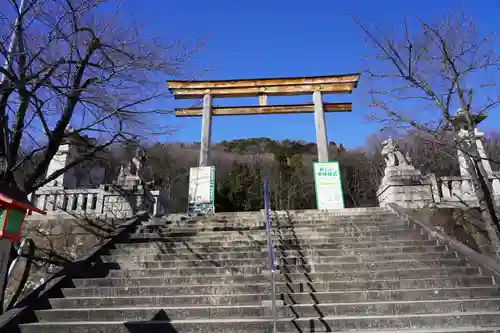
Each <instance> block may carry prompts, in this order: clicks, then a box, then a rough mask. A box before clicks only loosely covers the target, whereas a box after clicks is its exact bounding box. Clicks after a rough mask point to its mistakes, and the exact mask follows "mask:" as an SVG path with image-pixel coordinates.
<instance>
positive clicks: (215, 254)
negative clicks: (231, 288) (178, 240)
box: [109, 241, 447, 259]
mask: <svg viewBox="0 0 500 333" xmlns="http://www.w3.org/2000/svg"><path fill="white" fill-rule="evenodd" d="M432 243H433V245H427V246H393V247H389V246H387V247H371V248H358V249H353V248H350V249H328V248H326V249H321V248H314V249H311V248H308V249H297V250H294V249H284V248H283V247H278V248H275V253H276V255H277V256H278V255H282V256H349V255H368V254H374V255H376V254H380V255H382V254H387V253H393V254H403V253H408V254H410V253H415V254H417V253H429V252H443V251H447V248H446V246H444V245H436V244H437V242H436V241H432ZM242 249H245V250H247V251H244V250H242ZM213 250H217V248H215V249H207V248H195V249H192V248H191V249H188V248H168V247H154V246H153V247H150V248H147V249H145V248H141V249H135V250H134V249H130V248H128V249H114V250H109V253H110V255H117V256H126V255H134V256H141V257H142V256H144V255H151V256H155V255H162V256H163V255H165V256H172V257H173V258H174V259H175V258H198V259H200V258H202V259H210V258H221V259H225V258H227V259H233V258H234V259H239V258H246V257H247V254H248V258H252V257H254V256H256V257H257V255H260V257H266V258H267V256H268V252H267V247H261V246H258V247H257V248H256V249H255V247H250V248H231V249H227V248H225V249H221V250H223V251H213ZM224 250H225V251H224ZM228 250H229V251H228Z"/></svg>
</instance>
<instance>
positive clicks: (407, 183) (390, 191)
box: [377, 165, 435, 208]
mask: <svg viewBox="0 0 500 333" xmlns="http://www.w3.org/2000/svg"><path fill="white" fill-rule="evenodd" d="M434 190H435V189H433V182H432V179H431V177H426V176H423V175H422V174H421V172H420V170H415V169H414V168H413V167H412V166H400V165H398V166H390V167H387V168H386V169H385V176H384V178H383V179H382V183H381V185H380V187H379V189H378V191H377V197H378V201H379V205H380V206H385V205H387V204H388V203H396V204H398V205H400V206H402V207H405V208H421V207H424V206H427V205H430V204H433V203H434V194H433V192H434Z"/></svg>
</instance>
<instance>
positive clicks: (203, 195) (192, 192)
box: [188, 166, 215, 213]
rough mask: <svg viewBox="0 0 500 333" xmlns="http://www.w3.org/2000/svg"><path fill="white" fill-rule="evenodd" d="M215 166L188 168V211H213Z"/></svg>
mask: <svg viewBox="0 0 500 333" xmlns="http://www.w3.org/2000/svg"><path fill="white" fill-rule="evenodd" d="M214 194H215V168H214V167H213V166H208V167H197V168H191V169H190V170H189V209H188V210H189V211H190V212H198V211H199V212H203V213H205V212H213V211H214Z"/></svg>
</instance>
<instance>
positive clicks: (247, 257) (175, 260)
mask: <svg viewBox="0 0 500 333" xmlns="http://www.w3.org/2000/svg"><path fill="white" fill-rule="evenodd" d="M101 257H102V259H103V261H104V262H108V263H120V262H123V261H129V262H137V261H144V262H148V261H162V262H165V263H167V262H170V265H171V267H200V266H204V265H209V266H212V265H214V264H215V263H216V264H218V265H222V266H227V265H229V266H231V265H234V266H239V265H243V264H245V263H246V264H250V265H253V264H255V263H261V262H262V261H268V260H269V254H268V253H267V252H250V253H246V254H245V253H242V255H241V256H240V257H239V258H220V257H219V256H217V255H215V256H213V255H212V256H208V257H205V256H202V255H198V256H191V257H192V258H188V259H186V258H185V256H181V255H179V256H175V255H164V254H157V255H148V254H146V255H142V256H140V255H135V256H132V255H129V254H122V255H109V256H108V255H105V256H101ZM274 257H275V258H276V261H279V260H281V262H283V263H293V262H296V263H303V262H306V263H307V262H312V263H330V262H342V263H353V262H358V263H361V262H373V261H383V260H401V259H406V260H429V259H452V258H457V255H456V253H455V252H429V253H394V254H393V253H388V254H378V255H376V254H375V255H371V253H366V255H345V256H308V255H303V256H300V255H294V256H288V255H286V253H285V254H283V253H281V252H279V251H278V252H276V253H275V255H274ZM164 265H167V264H164Z"/></svg>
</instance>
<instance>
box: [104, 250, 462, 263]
mask: <svg viewBox="0 0 500 333" xmlns="http://www.w3.org/2000/svg"><path fill="white" fill-rule="evenodd" d="M230 253H234V252H230ZM258 253H264V254H266V256H263V257H261V258H259V257H257V258H253V257H249V258H248V257H247V258H233V259H231V258H226V259H178V260H144V259H145V258H144V257H146V256H151V257H154V256H175V254H145V255H140V254H138V255H129V254H124V255H122V256H121V257H123V258H117V259H116V260H117V262H123V261H132V262H133V259H134V258H139V257H140V258H141V259H140V260H141V262H146V261H150V262H151V261H155V262H156V261H161V262H205V261H207V260H211V261H227V260H260V259H262V260H269V257H268V253H267V251H261V252H258ZM193 255H194V256H196V254H193ZM404 255H408V256H410V255H412V256H415V257H419V256H423V255H429V256H431V255H435V256H440V255H441V256H444V255H450V256H456V255H457V253H456V251H445V252H397V253H388V254H372V255H369V256H366V255H345V256H322V255H305V256H296V255H295V256H287V257H285V256H282V255H281V254H278V253H275V254H274V256H275V258H276V259H291V260H294V259H314V258H322V259H332V260H335V259H340V258H359V259H369V258H373V257H384V256H393V257H399V256H401V257H403V256H404ZM101 257H104V258H106V259H110V260H111V259H113V258H114V257H120V255H119V254H118V255H117V254H110V255H108V254H103V255H101ZM152 259H153V258H152ZM448 259H451V258H448ZM409 260H412V259H411V258H409ZM346 263H348V262H346ZM370 263H371V261H370Z"/></svg>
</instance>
